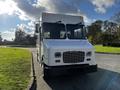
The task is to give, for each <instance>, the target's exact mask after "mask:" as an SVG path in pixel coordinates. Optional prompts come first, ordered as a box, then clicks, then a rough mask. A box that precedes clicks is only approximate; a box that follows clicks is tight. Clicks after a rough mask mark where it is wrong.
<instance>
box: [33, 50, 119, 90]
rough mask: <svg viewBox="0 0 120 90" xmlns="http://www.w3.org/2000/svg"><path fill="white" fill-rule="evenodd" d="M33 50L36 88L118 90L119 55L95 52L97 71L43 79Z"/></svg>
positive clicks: (53, 89)
mask: <svg viewBox="0 0 120 90" xmlns="http://www.w3.org/2000/svg"><path fill="white" fill-rule="evenodd" d="M31 51H32V52H33V59H34V66H35V74H36V79H37V90H120V85H119V84H120V55H111V54H96V60H97V64H98V67H99V68H98V71H97V72H95V73H89V74H85V75H81V74H79V73H77V74H71V75H66V76H59V77H52V78H50V79H48V80H47V79H46V80H44V78H43V73H42V68H41V67H40V65H39V63H38V62H37V58H36V56H37V55H36V49H34V48H33V49H31Z"/></svg>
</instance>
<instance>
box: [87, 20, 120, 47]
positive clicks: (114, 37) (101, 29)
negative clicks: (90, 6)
mask: <svg viewBox="0 0 120 90" xmlns="http://www.w3.org/2000/svg"><path fill="white" fill-rule="evenodd" d="M87 29H88V33H87V37H88V39H89V41H90V42H91V43H92V44H103V45H107V44H109V43H119V42H120V25H119V24H117V23H115V22H112V21H107V20H106V21H102V20H97V21H95V22H93V23H92V24H91V25H89V26H87Z"/></svg>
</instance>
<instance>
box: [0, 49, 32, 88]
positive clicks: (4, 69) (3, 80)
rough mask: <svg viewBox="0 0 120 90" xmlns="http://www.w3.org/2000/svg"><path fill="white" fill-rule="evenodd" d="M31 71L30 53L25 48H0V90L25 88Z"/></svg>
mask: <svg viewBox="0 0 120 90" xmlns="http://www.w3.org/2000/svg"><path fill="white" fill-rule="evenodd" d="M30 72H31V53H30V52H29V51H28V50H26V49H17V48H0V90H24V89H26V87H27V85H28V83H29V80H30Z"/></svg>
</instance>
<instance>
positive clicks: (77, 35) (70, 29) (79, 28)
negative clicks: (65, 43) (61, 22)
mask: <svg viewBox="0 0 120 90" xmlns="http://www.w3.org/2000/svg"><path fill="white" fill-rule="evenodd" d="M66 28H67V36H68V38H69V39H85V33H84V31H85V30H84V26H83V25H79V24H66Z"/></svg>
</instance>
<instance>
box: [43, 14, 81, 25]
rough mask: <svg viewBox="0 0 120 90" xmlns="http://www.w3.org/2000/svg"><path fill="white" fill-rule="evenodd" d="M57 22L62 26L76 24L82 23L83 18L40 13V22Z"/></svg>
mask: <svg viewBox="0 0 120 90" xmlns="http://www.w3.org/2000/svg"><path fill="white" fill-rule="evenodd" d="M58 21H61V22H62V23H64V24H77V23H83V17H82V16H78V15H66V14H53V13H42V22H52V23H55V22H58Z"/></svg>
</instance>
